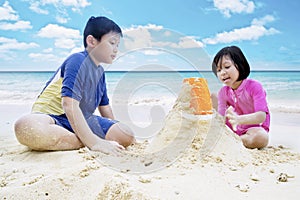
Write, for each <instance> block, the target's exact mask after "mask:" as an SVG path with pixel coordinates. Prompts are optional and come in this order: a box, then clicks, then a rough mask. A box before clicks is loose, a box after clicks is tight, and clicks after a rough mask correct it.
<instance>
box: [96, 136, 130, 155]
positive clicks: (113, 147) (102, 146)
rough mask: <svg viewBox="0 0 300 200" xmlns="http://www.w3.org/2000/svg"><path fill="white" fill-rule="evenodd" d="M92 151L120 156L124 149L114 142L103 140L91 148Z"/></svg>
mask: <svg viewBox="0 0 300 200" xmlns="http://www.w3.org/2000/svg"><path fill="white" fill-rule="evenodd" d="M91 150H92V151H101V152H102V153H105V154H111V155H115V156H117V155H120V154H121V152H122V150H125V148H124V147H123V146H122V145H120V144H119V143H117V142H115V141H108V140H103V141H102V142H101V143H97V144H95V145H94V146H92V148H91Z"/></svg>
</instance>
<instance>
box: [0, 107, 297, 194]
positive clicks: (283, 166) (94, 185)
mask: <svg viewBox="0 0 300 200" xmlns="http://www.w3.org/2000/svg"><path fill="white" fill-rule="evenodd" d="M181 108H182V107H181ZM181 108H180V106H179V105H178V104H177V105H176V106H175V107H174V108H173V110H172V111H171V112H170V113H169V115H168V116H167V119H166V121H165V122H166V126H165V127H164V129H163V130H161V131H160V134H159V135H157V137H156V138H154V139H153V141H152V142H151V143H150V144H149V143H147V142H146V141H145V142H140V143H138V144H136V145H133V146H131V147H129V148H128V149H127V150H126V152H124V155H123V156H120V157H112V156H107V155H103V154H101V153H98V152H90V151H89V150H88V149H86V148H83V149H80V150H74V151H60V152H35V151H31V150H30V149H28V148H27V147H24V146H22V145H21V144H19V143H18V142H17V140H16V139H15V137H14V133H13V123H14V121H15V120H16V119H17V118H18V117H19V116H21V115H23V114H25V113H28V112H29V111H30V105H0V111H1V112H0V113H1V115H0V127H1V129H0V130H1V132H0V143H1V149H0V199H299V188H300V153H299V152H300V125H299V119H300V114H296V113H282V112H277V111H274V112H272V119H271V132H270V135H271V136H270V137H271V141H270V146H269V147H268V148H265V149H263V150H256V149H255V150H249V149H245V148H244V147H243V146H242V144H241V142H240V140H239V138H238V137H237V136H235V135H234V134H233V133H232V132H230V131H229V130H228V129H227V128H226V127H225V126H224V125H223V123H222V119H221V118H219V117H215V118H213V119H212V120H191V119H187V118H183V117H182V115H179V114H178V113H180V110H181ZM181 111H182V110H181ZM175 119H176V120H177V121H176V122H182V123H181V124H180V123H173V122H174V120H175ZM178 124H180V125H181V126H178ZM176 127H179V128H180V131H178V130H177V131H176ZM174 133H178V134H174ZM279 145H281V146H279ZM281 173H283V177H281V178H280V180H284V178H287V182H281V181H279V178H278V176H279V175H280V174H281Z"/></svg>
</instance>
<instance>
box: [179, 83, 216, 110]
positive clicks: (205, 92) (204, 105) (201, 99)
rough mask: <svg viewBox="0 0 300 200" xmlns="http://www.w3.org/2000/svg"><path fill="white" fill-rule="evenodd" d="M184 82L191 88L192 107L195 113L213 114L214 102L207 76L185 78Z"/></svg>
mask: <svg viewBox="0 0 300 200" xmlns="http://www.w3.org/2000/svg"><path fill="white" fill-rule="evenodd" d="M183 82H184V83H188V84H189V85H190V86H192V88H191V92H190V95H191V100H190V108H192V109H193V113H194V114H195V115H208V114H212V113H213V110H212V102H211V98H210V92H209V88H208V84H207V81H206V79H205V78H185V79H184V80H183Z"/></svg>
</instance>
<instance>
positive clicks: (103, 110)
mask: <svg viewBox="0 0 300 200" xmlns="http://www.w3.org/2000/svg"><path fill="white" fill-rule="evenodd" d="M98 110H99V113H100V114H101V116H102V117H106V118H109V119H115V117H114V115H113V112H112V109H111V107H110V105H106V106H98Z"/></svg>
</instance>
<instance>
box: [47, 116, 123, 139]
mask: <svg viewBox="0 0 300 200" xmlns="http://www.w3.org/2000/svg"><path fill="white" fill-rule="evenodd" d="M49 116H50V117H52V118H53V119H54V120H55V124H57V125H59V126H61V127H63V128H65V129H67V130H69V131H71V132H73V133H74V131H73V129H72V127H71V125H70V123H69V121H68V119H67V116H66V115H65V114H62V115H52V114H49ZM86 121H87V123H88V125H89V127H90V129H91V130H92V132H93V133H94V134H95V135H97V136H99V137H100V138H102V139H105V135H106V133H107V131H108V129H109V128H110V127H111V126H112V125H114V124H115V123H117V122H118V121H115V120H112V119H108V118H105V117H101V116H98V115H91V116H90V117H88V118H87V119H86Z"/></svg>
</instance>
